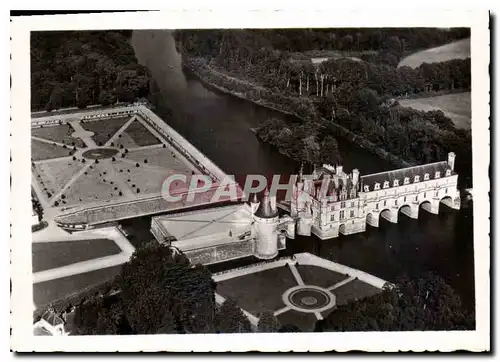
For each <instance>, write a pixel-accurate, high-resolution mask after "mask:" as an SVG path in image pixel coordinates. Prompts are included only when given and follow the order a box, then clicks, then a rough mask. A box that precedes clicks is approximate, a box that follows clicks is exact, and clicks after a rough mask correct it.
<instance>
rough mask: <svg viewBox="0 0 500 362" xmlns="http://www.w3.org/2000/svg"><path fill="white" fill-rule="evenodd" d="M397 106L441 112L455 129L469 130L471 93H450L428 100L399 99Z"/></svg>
mask: <svg viewBox="0 0 500 362" xmlns="http://www.w3.org/2000/svg"><path fill="white" fill-rule="evenodd" d="M399 104H400V105H401V106H403V107H411V108H414V109H418V110H420V111H426V112H427V111H431V110H441V111H443V113H444V114H445V115H446V116H447V117H449V118H450V119H451V120H452V121H453V123H454V124H455V127H457V128H464V129H470V128H471V112H472V110H471V93H470V92H463V93H452V94H445V95H440V96H436V97H429V98H416V99H401V100H399Z"/></svg>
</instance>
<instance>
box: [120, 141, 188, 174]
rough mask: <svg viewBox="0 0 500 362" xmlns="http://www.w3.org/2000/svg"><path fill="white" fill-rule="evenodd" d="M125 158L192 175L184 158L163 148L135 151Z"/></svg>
mask: <svg viewBox="0 0 500 362" xmlns="http://www.w3.org/2000/svg"><path fill="white" fill-rule="evenodd" d="M125 158H127V159H129V160H134V161H136V162H140V163H142V162H144V160H148V165H151V166H159V167H163V168H165V169H168V170H174V171H177V172H180V173H184V174H191V170H192V169H191V168H190V167H189V165H187V164H186V163H185V161H184V159H183V158H182V159H181V158H179V157H177V156H175V155H174V154H173V153H172V151H171V150H169V149H168V148H163V147H155V148H145V149H138V150H133V151H130V152H129V153H127V154H126V156H125Z"/></svg>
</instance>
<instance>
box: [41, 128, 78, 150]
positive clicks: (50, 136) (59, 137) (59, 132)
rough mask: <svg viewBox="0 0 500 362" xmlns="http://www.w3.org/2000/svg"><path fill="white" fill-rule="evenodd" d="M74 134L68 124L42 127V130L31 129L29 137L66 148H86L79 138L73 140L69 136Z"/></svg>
mask: <svg viewBox="0 0 500 362" xmlns="http://www.w3.org/2000/svg"><path fill="white" fill-rule="evenodd" d="M73 132H75V130H74V129H73V127H71V125H69V124H62V125H55V126H44V127H43V128H40V127H38V128H32V129H31V135H32V136H35V137H39V138H43V139H46V140H49V141H54V142H59V143H64V144H65V145H68V146H76V147H80V148H83V147H86V145H85V143H84V142H83V141H82V140H81V139H79V138H73V137H71V135H72V134H73Z"/></svg>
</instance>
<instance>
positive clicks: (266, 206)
mask: <svg viewBox="0 0 500 362" xmlns="http://www.w3.org/2000/svg"><path fill="white" fill-rule="evenodd" d="M255 216H257V217H260V218H262V219H272V218H275V217H276V216H278V211H277V210H273V208H272V206H271V200H269V192H268V191H267V190H266V192H265V193H264V198H263V199H262V202H261V203H260V205H259V207H258V208H257V211H255Z"/></svg>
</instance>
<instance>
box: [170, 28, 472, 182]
mask: <svg viewBox="0 0 500 362" xmlns="http://www.w3.org/2000/svg"><path fill="white" fill-rule="evenodd" d="M467 36H470V32H469V29H450V30H440V29H426V28H422V29H329V30H323V29H319V30H317V29H316V30H312V29H300V30H299V29H297V30H292V29H290V30H183V31H177V32H176V33H175V38H176V41H177V44H178V48H179V49H180V50H181V51H182V52H183V54H184V57H183V60H184V62H185V66H186V68H188V69H190V70H192V71H194V72H195V73H196V74H198V75H199V76H200V77H202V78H203V80H205V81H206V82H208V83H210V84H212V85H214V86H217V87H218V88H220V89H223V90H226V91H229V92H232V93H234V94H240V95H243V96H244V98H247V99H250V100H252V101H255V102H256V103H259V104H262V105H265V106H270V107H272V108H275V109H279V110H282V111H285V112H287V113H291V114H294V115H297V116H298V117H299V118H301V119H302V122H296V123H294V124H289V125H288V126H287V127H286V129H284V127H283V125H280V124H277V123H276V121H275V120H267V122H265V123H264V124H263V126H262V127H261V129H260V130H259V131H258V135H259V137H260V138H261V139H263V140H265V141H266V142H270V143H272V144H274V145H276V146H278V148H279V149H280V150H281V151H282V152H283V153H285V154H287V155H290V156H291V157H293V158H295V159H297V160H303V159H304V156H303V155H304V153H306V154H307V153H308V151H307V148H309V149H314V148H317V146H318V145H320V144H321V142H322V141H323V139H324V137H327V136H328V137H331V138H336V137H339V134H338V127H337V126H342V127H343V128H345V129H347V130H348V131H350V132H352V133H354V134H357V135H362V136H363V137H364V138H365V139H366V140H368V141H369V142H370V143H371V144H373V145H374V146H375V147H380V148H381V149H383V150H385V151H387V152H390V153H391V154H393V155H396V156H398V157H400V158H401V159H403V160H405V161H408V162H410V163H426V162H433V161H438V160H443V159H444V158H445V155H446V154H447V153H448V152H450V151H454V152H456V153H457V164H456V169H457V171H458V172H459V173H460V174H462V175H463V176H464V177H462V178H461V183H462V184H463V185H467V186H470V185H471V183H472V182H471V175H472V166H471V165H472V157H471V155H472V149H471V148H472V147H471V145H472V143H471V132H470V131H468V130H461V129H456V128H455V127H454V126H453V123H452V121H451V120H450V119H449V118H447V117H445V116H444V114H443V112H441V111H433V112H421V111H417V110H413V109H407V108H403V107H400V106H399V104H398V102H397V99H398V97H408V96H410V97H411V96H415V95H419V96H422V95H429V96H431V95H434V94H436V92H439V94H441V93H443V92H444V93H446V92H454V91H457V90H461V91H465V90H470V87H471V75H470V58H469V59H454V60H449V61H446V62H441V63H432V64H428V63H424V64H422V65H421V66H419V67H418V68H415V69H412V68H410V67H397V64H398V62H399V60H400V59H401V58H402V57H403V56H404V55H406V54H409V53H411V52H414V51H416V50H419V49H422V48H428V47H432V46H437V45H442V44H445V43H448V42H450V41H453V40H457V39H460V38H463V37H467ZM297 52H302V53H300V54H298V53H297ZM304 52H306V53H304ZM307 52H309V53H307ZM311 52H313V53H311ZM311 54H312V55H311ZM311 56H324V57H326V58H328V60H326V61H323V62H321V63H319V64H313V62H311V61H310V58H311ZM304 130H305V132H306V134H305V135H304V133H303V131H304ZM295 133H298V134H301V135H304V137H303V138H307V139H308V140H310V141H311V142H313V144H312V145H310V146H308V147H306V150H298V149H297V147H298V146H297V144H296V143H294V142H293V138H295V137H293V136H292V135H293V134H295ZM319 136H321V137H319ZM290 137H291V138H292V140H290ZM329 139H330V138H329ZM301 144H302V143H301ZM329 153H330V154H332V153H331V152H329ZM313 161H314V162H315V161H317V158H313V159H311V162H313ZM326 161H328V162H330V163H335V162H337V161H338V157H332V158H331V159H326V160H325V159H323V160H321V162H326Z"/></svg>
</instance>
